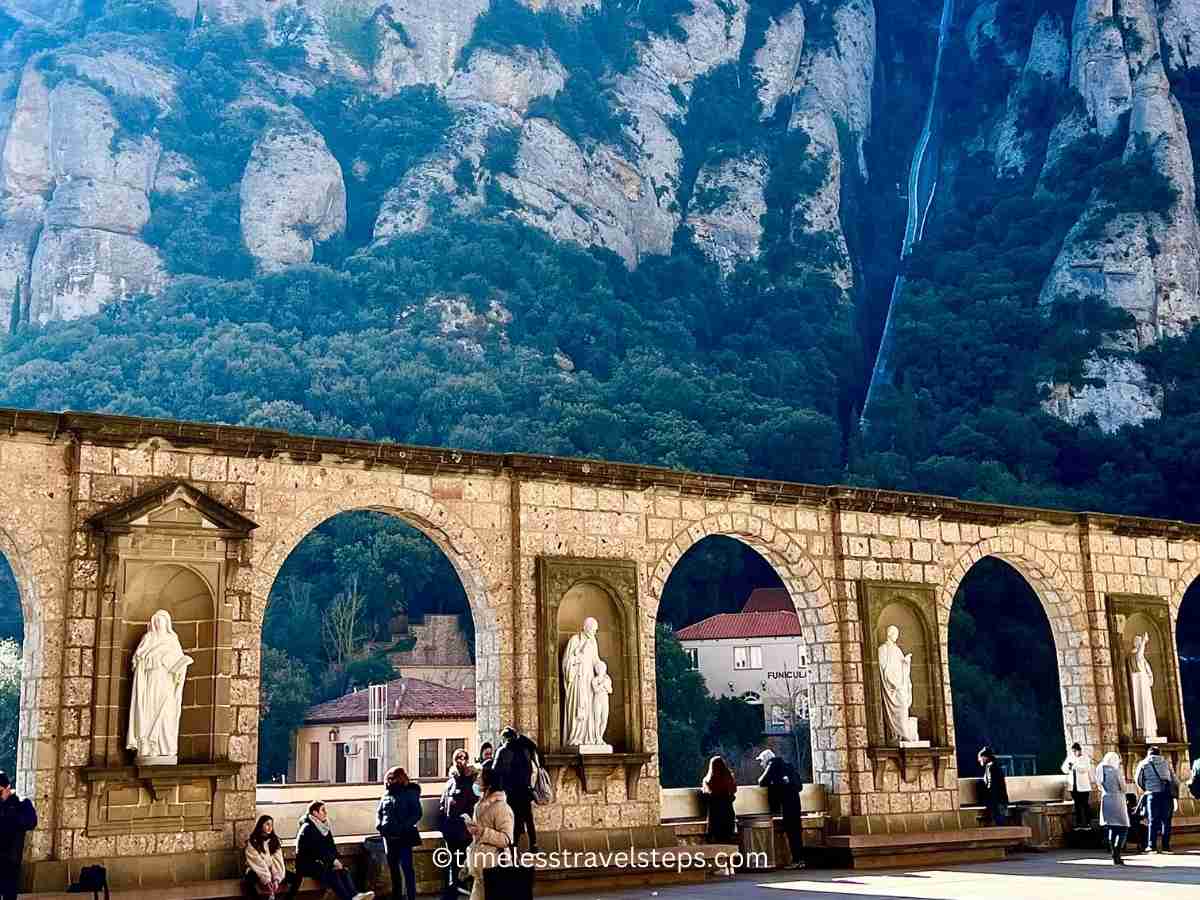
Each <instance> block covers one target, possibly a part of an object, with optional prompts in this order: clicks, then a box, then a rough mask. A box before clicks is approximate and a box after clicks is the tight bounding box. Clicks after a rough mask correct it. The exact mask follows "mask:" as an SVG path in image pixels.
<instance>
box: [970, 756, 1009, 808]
mask: <svg viewBox="0 0 1200 900" xmlns="http://www.w3.org/2000/svg"><path fill="white" fill-rule="evenodd" d="M976 758H977V759H978V760H979V766H980V768H982V769H983V805H984V807H985V808H986V809H987V812H988V819H989V820H990V821H991V824H993V825H1006V824H1008V778H1007V777H1006V776H1005V774H1004V767H1003V766H1001V765H1000V763H999V762H997V761H996V754H995V753H994V752H993V751H992V748H991V747H984V748H983V749H981V750H980V751H979V755H978V756H977V757H976Z"/></svg>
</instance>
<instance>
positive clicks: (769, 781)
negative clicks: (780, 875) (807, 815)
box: [758, 750, 804, 869]
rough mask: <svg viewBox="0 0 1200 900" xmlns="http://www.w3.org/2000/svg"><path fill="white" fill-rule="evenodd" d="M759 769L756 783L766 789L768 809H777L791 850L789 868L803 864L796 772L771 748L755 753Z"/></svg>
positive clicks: (799, 867)
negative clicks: (760, 769)
mask: <svg viewBox="0 0 1200 900" xmlns="http://www.w3.org/2000/svg"><path fill="white" fill-rule="evenodd" d="M758 762H759V765H761V766H762V767H763V773H762V775H760V776H759V778H758V786H759V787H765V788H766V789H767V803H768V804H769V805H770V807H771V812H772V813H775V812H778V813H779V815H780V817H781V818H782V819H783V830H784V833H785V834H787V840H788V849H789V850H790V851H791V853H792V868H793V869H803V868H804V858H803V857H804V822H803V819H802V816H803V815H804V810H803V809H802V807H801V806H800V776H799V775H797V774H796V770H795V769H794V768H793V767H792V766H791V765H790V764H789V763H788V762H787V760H784V759H780V758H779V757H778V756H776V755H775V752H774V751H773V750H764V751H763V752H762V753H760V754H758Z"/></svg>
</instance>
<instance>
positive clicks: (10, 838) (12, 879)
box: [0, 772, 38, 900]
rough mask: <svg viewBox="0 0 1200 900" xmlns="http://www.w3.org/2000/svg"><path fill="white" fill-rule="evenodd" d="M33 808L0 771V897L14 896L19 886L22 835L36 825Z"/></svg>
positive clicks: (13, 899) (13, 898)
mask: <svg viewBox="0 0 1200 900" xmlns="http://www.w3.org/2000/svg"><path fill="white" fill-rule="evenodd" d="M37 823H38V818H37V811H36V810H35V809H34V808H33V803H32V802H30V801H29V800H27V799H26V800H22V799H21V798H20V797H18V796H17V792H16V791H14V790H13V788H12V782H11V781H9V780H8V775H7V773H5V772H0V898H2V900H17V892H18V891H19V890H20V888H21V861H22V860H23V859H24V857H25V835H26V834H28V833H29V832H31V831H33V829H35V828H37Z"/></svg>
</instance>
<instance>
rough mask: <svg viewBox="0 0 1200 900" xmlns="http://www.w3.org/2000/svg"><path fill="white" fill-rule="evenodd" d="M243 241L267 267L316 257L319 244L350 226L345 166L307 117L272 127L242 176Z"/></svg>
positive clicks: (310, 259) (261, 263) (255, 150)
mask: <svg viewBox="0 0 1200 900" xmlns="http://www.w3.org/2000/svg"><path fill="white" fill-rule="evenodd" d="M241 196H242V240H243V242H244V243H245V245H246V249H247V250H248V251H249V252H250V254H251V255H252V256H253V257H254V258H255V260H257V261H258V263H259V265H260V266H261V267H262V268H263V269H268V270H269V269H277V268H282V267H284V266H288V265H294V264H296V263H307V262H311V261H312V257H313V250H314V249H315V247H316V244H318V243H320V242H321V241H326V240H328V239H329V238H331V237H333V236H334V235H335V234H340V233H341V232H342V231H344V230H345V228H346V185H345V183H344V182H343V181H342V168H341V166H340V165H338V161H337V159H335V158H334V156H333V154H332V153H330V152H329V148H328V147H327V146H326V145H325V139H324V138H322V137H321V135H319V134H318V133H317V132H316V131H315V130H314V129H313V128H312V127H311V126H310V125H308V124H307V123H306V122H304V121H303V120H301V119H298V118H296V119H292V120H290V121H288V122H286V123H282V124H280V125H277V126H275V127H272V128H269V129H268V130H267V131H266V132H265V133H264V134H263V136H262V137H261V138H259V140H258V142H257V143H256V144H255V145H254V149H253V150H252V151H251V153H250V160H249V162H248V163H247V164H246V172H245V175H243V176H242V187H241Z"/></svg>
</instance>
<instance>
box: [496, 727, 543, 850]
mask: <svg viewBox="0 0 1200 900" xmlns="http://www.w3.org/2000/svg"><path fill="white" fill-rule="evenodd" d="M500 737H501V738H502V739H503V741H504V743H502V744H501V745H500V752H499V753H497V754H496V762H495V764H494V769H495V772H496V774H497V775H498V776H499V777H500V787H501V789H502V790H503V791H504V794H505V796H506V797H507V798H508V805H509V806H510V807H511V808H512V811H513V843H514V844H516V843H517V842H518V841H519V840H520V838H521V831H522V829H524V830H525V831H527V832H528V834H529V851H530V852H531V853H536V852H537V849H538V846H537V830H536V829H535V828H534V825H533V787H532V782H533V770H534V766H536V765H537V764H538V760H540V759H541V754H540V753H539V752H538V748H537V744H535V743H534V742H533V741H532V740H530V739H529V738H527V737H526V736H525V735H523V734H519V733H518V732H517V729H515V728H513V727H512V726H511V725H508V726H506V727H505V729H504V730H503V731H502V732H500Z"/></svg>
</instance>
